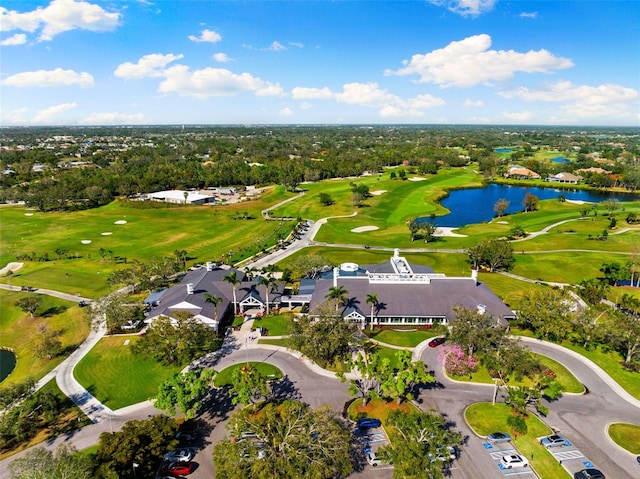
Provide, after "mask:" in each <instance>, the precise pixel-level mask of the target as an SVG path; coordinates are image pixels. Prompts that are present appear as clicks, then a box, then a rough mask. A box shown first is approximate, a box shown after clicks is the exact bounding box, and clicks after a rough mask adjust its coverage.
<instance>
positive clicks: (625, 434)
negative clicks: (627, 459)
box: [609, 423, 640, 454]
mask: <svg viewBox="0 0 640 479" xmlns="http://www.w3.org/2000/svg"><path fill="white" fill-rule="evenodd" d="M609 436H611V439H613V442H615V443H616V444H617V445H618V446H620V447H621V448H623V449H626V450H627V451H629V452H630V453H631V454H640V425H638V424H623V423H615V424H611V425H610V426H609Z"/></svg>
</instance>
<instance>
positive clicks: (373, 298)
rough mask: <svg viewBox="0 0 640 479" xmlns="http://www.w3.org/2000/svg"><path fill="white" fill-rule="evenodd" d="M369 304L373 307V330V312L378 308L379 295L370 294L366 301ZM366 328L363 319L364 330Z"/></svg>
mask: <svg viewBox="0 0 640 479" xmlns="http://www.w3.org/2000/svg"><path fill="white" fill-rule="evenodd" d="M366 302H367V304H370V305H371V329H373V312H374V310H375V309H376V306H378V295H377V294H375V293H374V294H368V295H367V299H366ZM364 328H365V318H362V329H364Z"/></svg>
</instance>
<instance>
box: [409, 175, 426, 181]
mask: <svg viewBox="0 0 640 479" xmlns="http://www.w3.org/2000/svg"><path fill="white" fill-rule="evenodd" d="M424 180H426V178H423V177H422V176H414V177H413V178H409V181H424Z"/></svg>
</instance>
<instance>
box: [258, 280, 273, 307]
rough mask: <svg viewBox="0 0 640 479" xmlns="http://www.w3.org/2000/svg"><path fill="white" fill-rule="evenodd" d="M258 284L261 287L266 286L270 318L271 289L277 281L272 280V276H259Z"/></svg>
mask: <svg viewBox="0 0 640 479" xmlns="http://www.w3.org/2000/svg"><path fill="white" fill-rule="evenodd" d="M258 284H259V285H260V286H264V290H265V299H266V301H267V316H268V315H269V290H270V289H271V286H273V285H274V284H275V281H274V280H273V279H271V277H270V276H259V277H258Z"/></svg>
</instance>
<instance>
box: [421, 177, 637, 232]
mask: <svg viewBox="0 0 640 479" xmlns="http://www.w3.org/2000/svg"><path fill="white" fill-rule="evenodd" d="M527 192H529V193H532V194H534V195H536V196H537V197H538V198H540V199H541V200H549V199H554V198H558V196H559V195H564V197H565V198H566V199H568V200H580V201H587V202H590V203H599V202H600V201H603V200H606V199H608V198H616V199H617V200H619V201H632V200H640V195H638V194H635V195H634V194H631V193H628V194H625V193H600V192H595V191H584V190H560V189H557V188H540V187H537V186H536V187H528V186H509V185H496V184H490V185H487V186H486V187H484V188H470V189H464V190H453V191H451V192H450V194H449V196H448V197H446V198H443V199H442V200H441V201H440V203H441V204H442V206H444V207H445V208H447V209H448V210H449V211H451V213H449V214H448V215H445V216H438V217H437V218H436V220H435V222H436V225H438V226H448V227H452V228H454V227H461V226H465V225H468V224H473V223H484V222H487V221H491V220H492V219H493V217H494V216H495V212H494V211H493V206H494V205H495V204H496V201H498V200H499V199H501V198H504V199H506V200H508V201H510V202H511V203H510V205H509V208H508V209H507V211H506V212H507V213H517V212H520V211H523V210H524V207H523V206H522V200H523V199H524V195H525V194H526V193H527ZM426 219H428V218H427V217H425V220H426Z"/></svg>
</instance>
